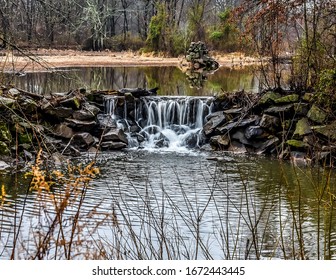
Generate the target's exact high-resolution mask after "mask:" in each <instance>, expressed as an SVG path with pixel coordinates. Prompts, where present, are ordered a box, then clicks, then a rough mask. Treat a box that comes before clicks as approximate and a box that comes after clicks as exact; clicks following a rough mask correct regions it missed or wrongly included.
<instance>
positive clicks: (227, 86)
mask: <svg viewBox="0 0 336 280" xmlns="http://www.w3.org/2000/svg"><path fill="white" fill-rule="evenodd" d="M194 75H196V76H197V75H199V73H195V74H194ZM259 75H260V74H258V72H257V71H256V70H255V69H254V67H244V68H226V67H221V68H219V69H218V70H217V71H215V72H214V73H213V74H209V75H206V76H204V75H203V76H202V75H199V77H198V79H196V81H193V82H192V81H191V80H190V77H188V75H187V74H186V73H183V72H182V71H181V70H180V69H179V68H177V67H113V68H112V67H83V68H64V69H59V71H56V72H33V73H27V74H26V76H22V77H16V76H11V75H5V77H4V78H5V79H6V80H7V81H12V82H13V83H14V84H15V85H17V86H18V87H19V88H22V89H25V90H27V91H30V92H38V93H54V92H67V91H69V90H70V89H74V88H78V87H85V88H87V89H100V90H107V89H115V90H118V89H121V88H137V87H140V88H154V87H159V88H160V90H159V91H158V94H159V95H192V96H204V95H206V96H211V95H213V94H214V93H217V92H220V91H222V90H224V91H235V90H242V89H244V90H246V91H254V92H257V91H258V86H259Z"/></svg>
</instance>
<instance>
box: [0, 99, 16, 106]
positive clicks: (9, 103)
mask: <svg viewBox="0 0 336 280" xmlns="http://www.w3.org/2000/svg"><path fill="white" fill-rule="evenodd" d="M15 106H16V100H15V99H12V98H8V97H3V96H0V109H5V108H11V109H14V108H15Z"/></svg>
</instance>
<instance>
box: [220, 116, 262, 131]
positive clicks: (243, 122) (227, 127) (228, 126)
mask: <svg viewBox="0 0 336 280" xmlns="http://www.w3.org/2000/svg"><path fill="white" fill-rule="evenodd" d="M259 119H260V117H259V116H255V115H252V116H249V117H248V118H246V119H243V120H240V121H235V122H230V123H228V124H225V125H223V126H220V127H217V128H216V131H217V132H219V133H220V134H225V133H226V132H228V131H230V130H231V129H233V128H236V127H237V128H238V127H245V126H247V125H251V124H252V125H255V124H257V123H258V122H259Z"/></svg>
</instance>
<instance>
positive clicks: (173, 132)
mask: <svg viewBox="0 0 336 280" xmlns="http://www.w3.org/2000/svg"><path fill="white" fill-rule="evenodd" d="M120 99H121V97H112V98H108V99H106V101H105V113H106V114H107V115H109V116H110V117H111V118H112V119H114V120H115V121H116V123H117V124H118V127H121V128H122V129H123V130H124V131H125V133H126V134H127V137H128V140H129V148H145V149H165V150H187V149H189V148H194V147H197V146H199V145H200V144H201V141H202V137H201V136H202V134H201V132H202V128H203V124H204V120H205V118H206V116H207V115H208V114H210V113H211V108H212V106H211V104H212V98H211V97H142V98H139V99H134V100H133V102H130V101H128V102H126V100H125V99H123V100H122V101H120ZM119 103H120V104H119Z"/></svg>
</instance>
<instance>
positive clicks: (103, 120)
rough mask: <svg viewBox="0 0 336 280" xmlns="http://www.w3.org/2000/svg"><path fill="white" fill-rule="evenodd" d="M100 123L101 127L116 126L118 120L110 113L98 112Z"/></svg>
mask: <svg viewBox="0 0 336 280" xmlns="http://www.w3.org/2000/svg"><path fill="white" fill-rule="evenodd" d="M97 121H98V125H99V127H101V128H116V127H117V122H116V120H115V119H113V118H112V116H110V115H105V114H98V115H97Z"/></svg>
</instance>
